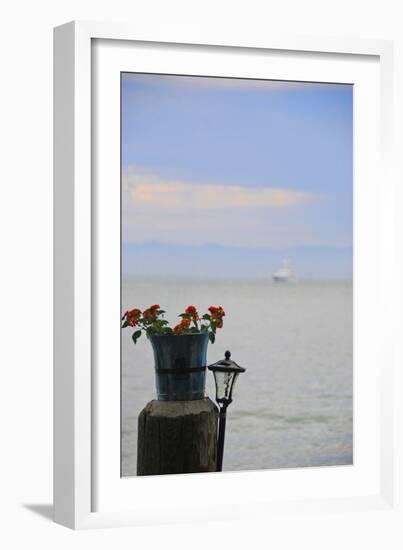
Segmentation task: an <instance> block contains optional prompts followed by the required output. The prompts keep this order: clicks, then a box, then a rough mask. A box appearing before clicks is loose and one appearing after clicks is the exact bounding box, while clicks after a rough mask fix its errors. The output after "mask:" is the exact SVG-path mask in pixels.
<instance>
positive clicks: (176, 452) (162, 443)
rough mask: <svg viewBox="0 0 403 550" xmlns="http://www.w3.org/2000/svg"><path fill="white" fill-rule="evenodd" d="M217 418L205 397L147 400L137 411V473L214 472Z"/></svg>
mask: <svg viewBox="0 0 403 550" xmlns="http://www.w3.org/2000/svg"><path fill="white" fill-rule="evenodd" d="M217 418H218V409H217V407H216V406H215V405H214V403H213V402H212V401H211V400H210V399H209V398H208V397H207V398H205V399H200V400H195V401H150V402H149V403H148V404H147V405H146V406H145V408H144V409H143V410H142V411H141V413H140V415H139V430H138V440H137V451H138V452H137V475H138V476H146V475H158V474H187V473H195V472H215V471H216V468H217Z"/></svg>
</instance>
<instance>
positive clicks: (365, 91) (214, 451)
mask: <svg viewBox="0 0 403 550" xmlns="http://www.w3.org/2000/svg"><path fill="white" fill-rule="evenodd" d="M391 97H392V45H391V44H390V43H389V42H386V41H362V40H350V41H346V40H337V39H327V38H313V37H287V36H281V35H279V36H268V37H264V38H263V39H262V40H260V39H252V38H243V39H242V38H240V37H238V39H234V40H231V41H229V42H228V43H227V42H224V41H222V40H217V39H215V38H214V37H207V36H206V39H205V41H204V43H195V41H194V40H191V38H190V37H186V36H183V37H168V36H167V37H149V36H146V35H142V34H141V33H138V32H135V31H134V30H133V29H132V28H130V27H128V26H124V25H123V26H119V25H109V24H99V23H96V24H95V23H69V24H67V25H63V26H61V27H58V28H57V29H55V318H56V319H57V318H58V317H60V315H61V314H63V317H64V319H65V323H64V324H63V326H60V323H57V322H56V323H55V520H56V521H57V522H59V523H62V524H64V525H67V526H69V527H73V528H86V527H97V526H106V525H135V524H144V523H150V522H165V523H166V522H171V521H177V518H178V516H179V517H180V518H181V520H182V521H187V520H191V519H193V518H194V517H196V516H197V518H198V519H201V520H203V519H210V518H215V519H227V518H236V517H240V516H241V515H242V516H243V517H245V514H246V515H247V516H249V517H256V516H259V515H261V514H268V513H276V510H278V509H282V510H284V509H286V510H289V511H291V510H294V511H295V510H298V509H299V508H298V507H299V506H300V507H301V509H302V508H303V507H304V506H305V505H306V503H307V502H308V501H309V502H310V503H311V505H312V506H313V509H317V510H323V509H329V510H335V509H337V508H338V507H343V506H346V503H348V506H349V507H350V508H351V509H359V510H365V509H381V508H385V507H386V506H389V505H390V504H391V502H392V497H393V490H392V489H393V478H392V474H393V470H392V467H391V464H392V460H393V446H392V430H393V426H392V422H391V416H392V413H393V400H392V387H393V386H392V384H393V382H392V368H393V357H392V353H391V350H392V346H391V340H392V338H393V330H392V329H391V327H392V324H393V320H392V319H391V318H390V317H389V316H388V307H389V306H388V304H390V303H391V300H392V296H393V290H392V289H393V274H391V273H390V270H388V269H387V266H388V265H391V262H392V261H393V253H394V252H393V250H392V247H391V246H390V245H388V243H392V242H394V240H393V239H394V236H393V228H392V227H391V224H390V223H389V222H388V219H389V218H388V216H389V214H388V212H390V210H391V209H392V210H393V199H392V189H393V177H392V170H391V165H392V164H391V157H392V145H391V135H392V134H391V126H390V123H391V120H392V107H391ZM184 474H187V475H184ZM192 495H194V496H192ZM196 495H197V496H196ZM212 495H220V500H219V502H218V501H217V502H216V499H214V500H212ZM315 507H316V508H315Z"/></svg>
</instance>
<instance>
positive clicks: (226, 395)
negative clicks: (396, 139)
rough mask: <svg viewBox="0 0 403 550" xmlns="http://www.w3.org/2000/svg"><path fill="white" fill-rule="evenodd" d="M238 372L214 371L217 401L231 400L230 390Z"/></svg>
mask: <svg viewBox="0 0 403 550" xmlns="http://www.w3.org/2000/svg"><path fill="white" fill-rule="evenodd" d="M237 377H238V373H237V372H234V371H219V370H216V371H214V378H215V385H216V400H217V402H219V403H225V402H228V401H231V399H232V390H233V387H234V384H235V380H236V379H237Z"/></svg>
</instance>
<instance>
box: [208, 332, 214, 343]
mask: <svg viewBox="0 0 403 550" xmlns="http://www.w3.org/2000/svg"><path fill="white" fill-rule="evenodd" d="M208 337H209V340H210V342H211V343H212V344H214V342H215V334H214V332H209V335H208Z"/></svg>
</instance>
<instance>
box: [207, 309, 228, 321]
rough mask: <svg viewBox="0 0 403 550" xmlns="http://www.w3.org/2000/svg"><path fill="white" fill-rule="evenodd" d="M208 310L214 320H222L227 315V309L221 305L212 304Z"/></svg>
mask: <svg viewBox="0 0 403 550" xmlns="http://www.w3.org/2000/svg"><path fill="white" fill-rule="evenodd" d="M208 310H209V312H210V314H211V318H212V319H213V320H221V319H222V318H223V317H224V316H225V311H224V310H223V308H222V307H221V306H210V307H209V308H208Z"/></svg>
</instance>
